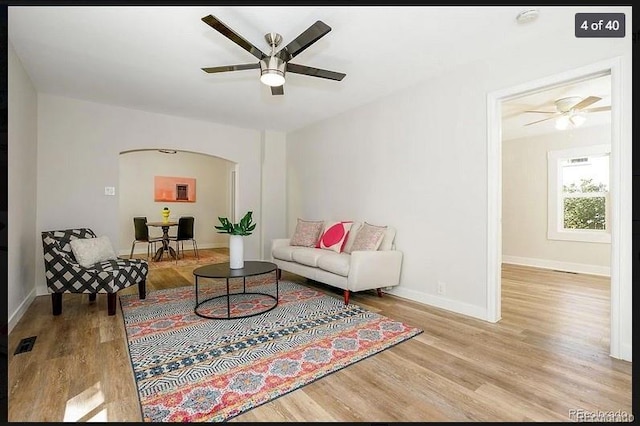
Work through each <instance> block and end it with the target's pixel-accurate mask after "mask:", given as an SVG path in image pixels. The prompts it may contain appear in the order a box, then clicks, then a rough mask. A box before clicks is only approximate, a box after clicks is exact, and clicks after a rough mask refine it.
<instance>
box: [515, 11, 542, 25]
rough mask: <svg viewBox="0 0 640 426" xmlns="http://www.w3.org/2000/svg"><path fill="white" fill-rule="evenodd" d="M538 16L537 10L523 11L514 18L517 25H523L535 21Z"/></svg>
mask: <svg viewBox="0 0 640 426" xmlns="http://www.w3.org/2000/svg"><path fill="white" fill-rule="evenodd" d="M539 14H540V12H538V9H527V10H523V11H522V12H520V13H518V16H516V21H518V23H519V24H525V23H527V22H531V21H535V20H536V19H537V18H538V15H539Z"/></svg>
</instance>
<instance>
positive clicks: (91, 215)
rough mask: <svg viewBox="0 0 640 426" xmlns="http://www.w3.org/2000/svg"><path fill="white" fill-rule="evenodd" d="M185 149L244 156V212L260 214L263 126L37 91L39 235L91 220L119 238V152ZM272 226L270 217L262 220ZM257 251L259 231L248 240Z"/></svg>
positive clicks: (39, 263)
mask: <svg viewBox="0 0 640 426" xmlns="http://www.w3.org/2000/svg"><path fill="white" fill-rule="evenodd" d="M159 148H166V149H180V150H185V151H190V152H198V153H204V154H209V155H213V156H217V157H220V158H224V159H227V160H229V161H232V162H235V163H237V170H238V189H237V200H236V202H237V209H238V211H239V212H244V211H246V210H252V211H254V214H256V215H258V216H260V215H261V195H260V194H261V192H260V187H261V182H260V179H261V174H262V172H261V134H260V132H258V131H255V130H248V129H240V128H235V127H230V126H225V125H222V124H216V123H211V122H205V121H198V120H190V119H186V118H181V117H174V116H168V115H162V114H155V113H149V112H145V111H139V110H133V109H128V108H122V107H117V106H110V105H103V104H97V103H92V102H86V101H81V100H76V99H70V98H63V97H59V96H53V95H48V94H41V95H40V96H39V98H38V162H37V170H38V180H37V186H38V197H37V221H36V231H37V237H38V238H40V236H39V234H40V232H41V231H44V230H51V229H65V228H74V227H83V226H84V227H89V228H91V229H93V231H94V232H95V233H96V234H98V235H107V236H108V237H109V238H110V239H111V241H119V238H120V215H119V201H118V197H112V196H106V195H104V187H105V186H114V187H116V194H118V193H119V191H120V188H119V154H120V153H121V152H124V151H132V150H139V149H159ZM263 226H264V228H265V229H268V228H269V224H263ZM41 246H42V243H40V246H39V250H37V254H36V272H37V276H36V282H37V289H38V291H37V294H47V290H46V285H45V280H44V272H43V271H44V266H43V260H42V247H41ZM244 248H245V255H246V256H247V258H258V257H259V253H260V235H256V234H254V235H251V236H249V237H247V238H246V240H245V247H244Z"/></svg>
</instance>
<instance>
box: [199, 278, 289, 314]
mask: <svg viewBox="0 0 640 426" xmlns="http://www.w3.org/2000/svg"><path fill="white" fill-rule="evenodd" d="M273 266H275V265H273ZM269 272H271V271H269ZM274 272H275V284H276V295H275V296H274V295H272V294H268V293H262V292H256V291H253V292H252V291H247V276H241V277H242V292H237V293H231V292H230V288H229V279H230V278H240V276H233V277H229V276H227V277H225V279H226V284H227V285H226V290H227V291H226V294H221V295H218V296H213V297H209V298H207V299H204V300H202V301H199V297H198V277H204V278H214V277H211V276H206V275H198V274H196V273H194V276H195V296H196V306H195V308H194V309H193V312H194V313H195V314H196V315H198V316H199V317H202V318H208V319H223V320H228V319H239V318H249V317H253V316H256V315H261V314H264V313H266V312H269V311H270V310H272V309H274V308H275V307H276V306H278V292H279V288H278V284H279V280H278V274H277V270H274ZM252 275H255V274H252ZM248 276H250V275H248ZM247 295H248V296H266V297H269V298H271V299H273V300H274V301H275V303H274V304H273V305H272V306H269V307H268V308H267V309H262V310H260V311H257V312H251V313H250V314H247V315H231V301H232V299H233V298H237V296H247ZM222 298H226V299H227V315H226V316H215V315H207V314H204V313H201V312H198V308H200V307H201V306H202V305H203V304H205V303H207V302H211V301H212V300H215V299H222Z"/></svg>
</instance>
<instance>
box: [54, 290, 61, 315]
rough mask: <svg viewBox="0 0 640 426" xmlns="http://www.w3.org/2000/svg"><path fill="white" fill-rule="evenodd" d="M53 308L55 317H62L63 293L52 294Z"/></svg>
mask: <svg viewBox="0 0 640 426" xmlns="http://www.w3.org/2000/svg"><path fill="white" fill-rule="evenodd" d="M51 306H52V308H53V315H60V314H61V313H62V293H51Z"/></svg>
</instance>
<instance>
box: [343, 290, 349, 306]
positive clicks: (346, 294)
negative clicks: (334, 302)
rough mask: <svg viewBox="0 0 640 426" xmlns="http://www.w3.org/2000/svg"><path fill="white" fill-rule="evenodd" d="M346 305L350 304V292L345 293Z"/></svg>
mask: <svg viewBox="0 0 640 426" xmlns="http://www.w3.org/2000/svg"><path fill="white" fill-rule="evenodd" d="M344 304H345V305H348V304H349V290H345V291H344Z"/></svg>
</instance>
